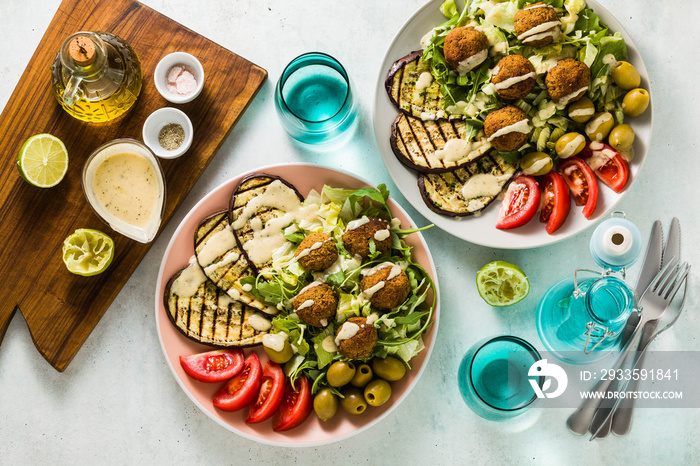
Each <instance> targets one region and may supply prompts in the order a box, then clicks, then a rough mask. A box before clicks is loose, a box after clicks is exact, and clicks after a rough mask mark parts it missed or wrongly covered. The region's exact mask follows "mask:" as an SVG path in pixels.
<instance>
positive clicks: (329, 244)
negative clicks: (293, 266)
mask: <svg viewBox="0 0 700 466" xmlns="http://www.w3.org/2000/svg"><path fill="white" fill-rule="evenodd" d="M294 257H296V259H297V262H299V264H301V266H302V267H304V270H308V271H309V272H318V271H320V270H325V269H327V268H328V267H330V266H331V265H333V263H334V262H335V261H336V259H338V248H337V247H336V245H335V243H334V242H333V238H331V237H330V235H329V234H327V233H324V232H322V231H315V232H313V233H311V234H310V235H308V236H307V237H306V238H304V239H303V240H302V241H301V243H299V247H297V250H296V251H294Z"/></svg>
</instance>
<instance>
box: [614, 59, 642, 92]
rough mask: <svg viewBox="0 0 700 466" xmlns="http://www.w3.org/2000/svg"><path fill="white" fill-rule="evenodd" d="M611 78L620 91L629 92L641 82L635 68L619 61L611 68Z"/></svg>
mask: <svg viewBox="0 0 700 466" xmlns="http://www.w3.org/2000/svg"><path fill="white" fill-rule="evenodd" d="M612 78H613V81H615V84H617V85H618V86H620V87H621V88H622V89H624V90H626V91H629V90H630V89H634V88H635V87H639V84H640V83H641V82H642V78H641V76H639V71H637V68H635V67H634V66H632V65H630V64H629V63H627V62H626V61H619V62H617V63H616V64H615V65H613V67H612Z"/></svg>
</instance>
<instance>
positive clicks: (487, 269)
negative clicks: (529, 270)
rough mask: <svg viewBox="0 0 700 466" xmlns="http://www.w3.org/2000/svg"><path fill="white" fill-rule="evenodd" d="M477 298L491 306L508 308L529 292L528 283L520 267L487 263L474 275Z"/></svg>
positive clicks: (503, 262) (501, 262) (495, 262)
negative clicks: (479, 297)
mask: <svg viewBox="0 0 700 466" xmlns="http://www.w3.org/2000/svg"><path fill="white" fill-rule="evenodd" d="M476 288H477V289H478V290H479V296H481V297H482V298H483V299H484V301H486V302H487V303H489V304H490V305H491V306H496V307H502V306H510V305H511V304H515V303H517V302H520V301H522V300H523V299H524V298H525V296H527V294H528V293H529V292H530V282H529V281H528V279H527V276H526V275H525V272H523V271H522V270H521V269H520V267H518V266H517V265H514V264H511V263H508V262H505V261H494V262H489V263H488V264H486V265H485V266H483V267H482V268H481V270H479V272H478V273H477V274H476Z"/></svg>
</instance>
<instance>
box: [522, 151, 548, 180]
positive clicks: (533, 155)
mask: <svg viewBox="0 0 700 466" xmlns="http://www.w3.org/2000/svg"><path fill="white" fill-rule="evenodd" d="M553 166H554V163H553V162H552V158H551V157H550V156H549V155H547V154H545V153H544V152H529V153H527V154H525V155H524V156H523V158H522V159H520V168H521V169H522V171H523V173H525V174H526V175H532V176H542V175H545V174H547V173H549V171H550V170H551V169H552V167H553Z"/></svg>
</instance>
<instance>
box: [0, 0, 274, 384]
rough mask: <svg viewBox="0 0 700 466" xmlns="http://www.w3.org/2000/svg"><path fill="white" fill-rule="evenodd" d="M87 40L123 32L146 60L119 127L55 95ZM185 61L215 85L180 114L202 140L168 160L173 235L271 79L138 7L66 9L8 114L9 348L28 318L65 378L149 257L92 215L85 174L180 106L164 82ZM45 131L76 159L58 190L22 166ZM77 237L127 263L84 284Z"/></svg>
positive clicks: (2, 146)
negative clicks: (75, 263)
mask: <svg viewBox="0 0 700 466" xmlns="http://www.w3.org/2000/svg"><path fill="white" fill-rule="evenodd" d="M83 30H88V31H97V30H102V31H109V32H113V33H115V34H117V35H118V36H120V37H122V38H123V39H124V40H126V41H127V42H128V43H129V44H130V45H131V46H132V48H133V49H134V50H135V51H136V53H137V54H138V56H139V58H140V60H141V66H142V68H143V76H144V80H143V88H142V90H141V95H140V96H139V99H138V101H137V102H136V104H135V105H134V106H133V107H132V108H131V109H130V110H129V111H128V112H127V113H126V114H125V115H124V116H122V117H120V118H118V119H117V120H114V121H112V122H109V123H99V124H97V123H85V122H81V121H79V120H76V119H74V118H72V117H70V116H69V115H68V114H67V113H65V112H64V111H63V110H62V109H61V107H60V106H59V104H58V103H57V102H56V100H55V98H54V95H53V91H52V89H51V84H50V70H49V68H50V66H51V64H52V62H53V60H54V57H55V56H56V53H57V52H58V50H59V49H60V46H61V44H62V43H63V41H64V39H65V38H66V37H67V36H68V35H70V34H72V33H73V32H77V31H83ZM174 51H183V52H188V53H191V54H192V55H194V56H196V57H197V58H198V59H199V60H200V62H201V63H202V66H203V67H204V72H205V76H206V81H205V86H204V89H203V90H202V93H201V94H200V95H199V96H198V97H197V98H196V99H195V100H194V101H193V102H190V103H188V104H184V105H173V106H175V107H178V108H180V109H181V110H183V111H184V112H185V113H186V114H187V115H188V116H189V117H190V119H191V120H192V125H193V127H194V141H193V144H192V147H191V148H190V150H189V151H188V153H187V154H186V155H185V156H183V157H181V158H179V159H175V160H164V161H161V164H162V166H163V170H164V172H165V177H166V183H167V187H168V191H167V201H166V207H165V212H164V215H163V217H164V220H163V225H165V224H166V223H167V221H168V220H169V219H170V217H171V216H172V214H173V212H174V211H175V209H176V208H177V207H178V206H179V205H180V203H181V202H182V200H183V199H184V198H185V196H186V195H187V193H188V192H189V191H190V189H191V188H192V186H193V185H194V183H195V182H196V180H197V178H198V177H199V176H200V175H201V173H202V172H203V171H204V169H205V167H206V166H207V164H208V163H209V162H210V161H211V159H212V158H213V157H214V155H215V153H216V151H217V150H218V148H219V147H220V146H221V144H222V143H223V141H224V139H225V138H226V136H227V135H228V134H229V132H230V131H231V129H232V128H233V126H234V125H235V124H236V122H237V121H238V119H239V118H240V116H241V114H242V113H243V112H244V111H245V109H246V107H247V106H248V104H249V103H250V101H251V100H252V99H253V97H254V96H255V94H256V93H257V91H258V89H259V88H260V86H261V85H262V83H263V82H264V81H265V79H266V77H267V72H266V71H265V70H264V69H262V68H260V67H258V66H256V65H254V64H253V63H251V62H249V61H247V60H245V59H243V58H241V57H239V56H238V55H236V54H234V53H232V52H230V51H229V50H226V49H224V48H223V47H221V46H219V45H217V44H215V43H213V42H211V41H209V40H208V39H206V38H204V37H201V36H199V35H198V34H196V33H194V32H193V31H191V30H189V29H187V28H185V27H183V26H182V25H180V24H178V23H176V22H174V21H172V20H170V19H168V18H167V17H165V16H163V15H161V14H160V13H158V12H156V11H154V10H152V9H150V8H148V7H147V6H145V5H142V4H140V3H138V2H136V1H133V0H103V1H85V0H64V1H63V3H62V4H61V6H60V7H59V9H58V11H57V13H56V15H55V16H54V18H53V20H52V21H51V24H50V25H49V27H48V29H47V31H46V33H45V34H44V37H43V39H42V41H41V43H40V45H39V47H38V48H37V50H36V51H35V52H34V56H33V57H32V59H31V61H30V62H29V65H28V66H27V68H26V69H25V71H24V73H23V75H22V77H21V79H20V82H19V84H18V85H17V87H16V89H15V91H14V92H13V94H12V96H11V97H10V100H9V102H8V104H7V106H6V107H5V110H4V111H3V113H2V115H0V154H3V158H4V163H3V164H2V166H1V167H0V244H2V245H3V247H2V249H0V303H1V304H0V342H1V341H2V338H3V337H4V335H5V332H6V331H7V327H8V325H9V322H10V319H11V318H12V316H13V314H14V312H15V311H17V310H19V311H20V312H21V313H22V314H23V315H24V318H25V319H26V321H27V324H28V326H29V331H30V333H31V336H32V339H33V341H34V344H35V345H36V347H37V349H38V350H39V352H40V353H41V354H42V355H43V356H44V358H45V359H46V360H47V361H48V362H49V363H50V364H51V365H52V366H53V367H54V368H56V369H57V370H58V371H63V370H65V368H66V367H67V366H68V364H69V363H70V361H71V360H72V359H73V357H74V356H75V354H76V353H77V351H78V350H79V349H80V347H81V345H82V344H83V343H84V342H85V340H86V339H87V337H88V335H89V334H90V332H91V331H92V329H93V328H94V327H95V325H97V322H98V321H99V320H100V318H101V317H102V315H103V314H104V312H105V311H106V310H107V308H108V307H109V305H110V304H111V302H112V301H113V300H114V298H115V297H116V295H117V294H118V293H119V291H120V290H121V288H122V286H123V285H124V284H125V283H126V281H127V280H128V278H129V276H130V275H131V274H132V272H133V271H134V269H135V268H136V267H137V265H138V264H139V262H141V259H142V258H143V257H144V256H145V254H146V252H147V251H148V249H149V245H145V244H140V243H137V242H135V241H132V240H130V239H128V238H126V237H124V236H121V235H120V234H118V233H116V232H114V231H112V230H111V229H110V228H109V227H108V226H107V225H106V224H104V223H102V221H101V220H100V219H99V218H98V217H97V216H96V215H95V214H94V213H93V212H92V210H91V208H90V206H89V205H88V203H87V201H86V200H85V198H84V196H83V193H82V188H81V184H80V178H81V171H82V168H83V164H84V162H85V160H86V159H87V157H88V156H89V154H90V153H91V152H92V151H93V150H94V149H96V148H97V147H99V146H100V145H102V144H103V143H105V142H107V141H110V140H112V139H115V138H122V137H130V138H134V139H139V140H140V139H141V127H142V125H143V122H144V121H145V119H146V118H147V117H148V115H150V114H151V113H152V112H153V111H154V110H156V109H158V108H161V107H165V106H169V105H172V104H169V103H168V102H167V101H166V100H165V99H163V98H162V97H161V96H160V94H158V91H157V90H156V88H155V85H154V84H153V77H152V76H153V72H154V70H155V67H156V65H157V63H158V61H159V60H160V58H161V57H163V56H165V55H166V54H168V53H170V52H174ZM37 133H51V134H53V135H55V136H57V137H59V138H60V139H61V140H63V142H64V143H65V144H66V147H67V149H68V154H69V158H70V164H69V171H68V174H67V175H66V177H65V179H64V180H63V181H62V182H61V183H60V184H59V185H58V186H56V187H55V188H51V189H40V188H35V187H33V186H30V185H29V184H27V183H25V182H24V181H22V179H21V178H20V176H19V174H18V171H17V169H16V167H15V158H16V156H17V153H18V151H19V149H20V147H21V145H22V144H23V142H24V141H25V140H26V139H27V138H28V137H29V136H31V135H34V134H37ZM76 228H96V229H99V230H102V231H105V232H107V233H108V234H110V235H111V236H112V237H113V238H114V241H115V247H116V255H115V258H114V261H113V262H112V265H111V266H110V267H109V269H108V270H107V271H106V272H104V273H103V274H101V275H98V276H95V277H79V276H76V275H72V274H71V273H69V272H68V270H67V269H66V268H65V266H64V265H63V261H62V259H61V245H62V243H63V239H64V238H65V237H66V236H68V235H69V234H71V233H72V232H73V231H74V230H75V229H76Z"/></svg>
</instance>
